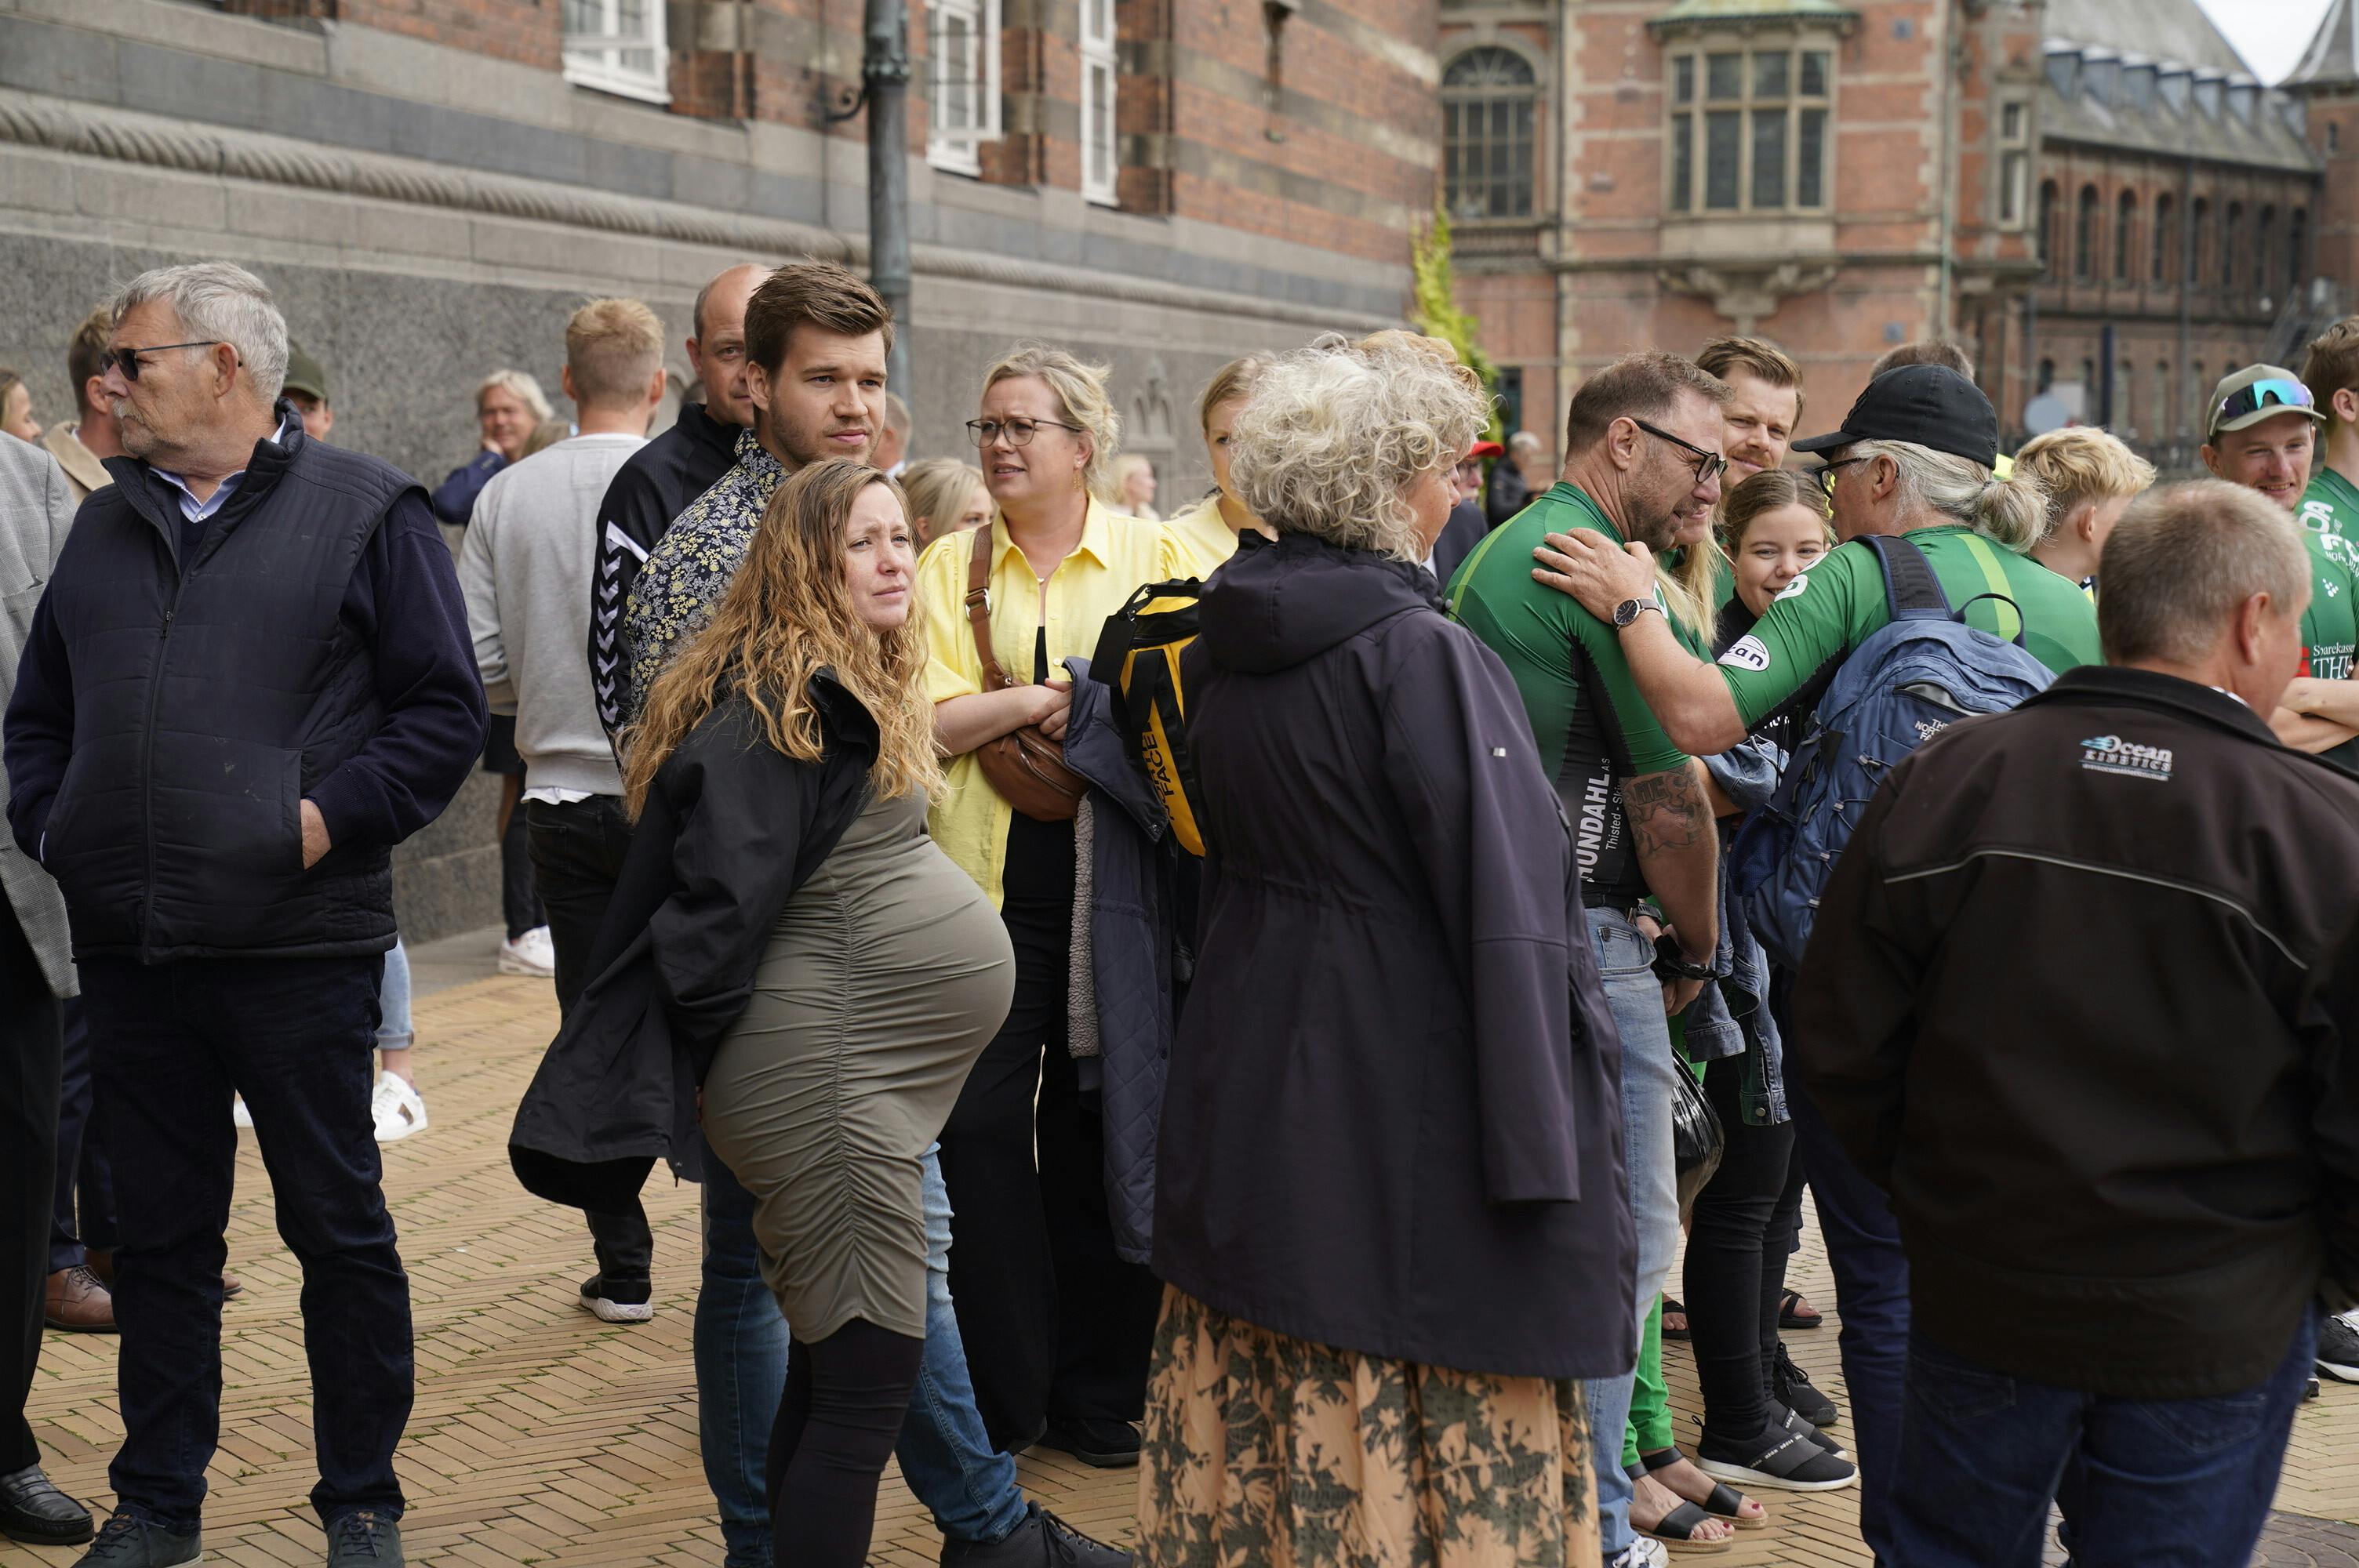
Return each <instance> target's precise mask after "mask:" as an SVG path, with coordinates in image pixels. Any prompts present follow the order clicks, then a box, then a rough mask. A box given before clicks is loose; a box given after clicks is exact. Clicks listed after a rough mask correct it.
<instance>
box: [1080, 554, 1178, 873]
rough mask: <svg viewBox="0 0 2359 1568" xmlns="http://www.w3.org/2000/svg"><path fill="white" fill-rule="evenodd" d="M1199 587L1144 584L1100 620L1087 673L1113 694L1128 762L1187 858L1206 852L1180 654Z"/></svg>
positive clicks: (1169, 583)
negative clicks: (1158, 800) (1158, 799)
mask: <svg viewBox="0 0 2359 1568" xmlns="http://www.w3.org/2000/svg"><path fill="white" fill-rule="evenodd" d="M1203 586H1204V585H1203V584H1202V583H1201V581H1199V580H1198V579H1194V578H1188V579H1182V580H1177V581H1172V582H1150V583H1147V584H1146V585H1145V586H1144V587H1142V588H1140V589H1138V591H1137V592H1136V593H1134V594H1132V595H1131V596H1130V600H1129V601H1128V602H1127V603H1125V605H1124V606H1123V607H1122V608H1121V609H1120V610H1118V611H1115V612H1114V614H1112V615H1109V616H1107V617H1106V622H1105V629H1104V630H1103V632H1101V633H1099V634H1098V645H1097V652H1096V654H1095V655H1094V656H1093V658H1092V659H1091V660H1090V673H1091V674H1092V675H1093V676H1095V677H1096V678H1097V679H1099V680H1101V681H1103V682H1104V683H1105V685H1106V686H1107V687H1109V688H1110V689H1111V690H1112V691H1113V693H1114V719H1115V720H1116V721H1117V722H1118V723H1120V724H1121V726H1122V730H1123V739H1124V744H1125V747H1126V748H1127V749H1128V751H1129V752H1130V755H1131V758H1132V760H1133V761H1135V762H1137V763H1138V765H1139V766H1140V767H1141V768H1143V769H1145V770H1146V773H1147V779H1148V781H1149V782H1150V783H1151V784H1154V786H1155V790H1156V793H1157V794H1158V795H1160V796H1162V799H1163V809H1164V812H1165V814H1166V815H1167V816H1169V817H1170V819H1171V837H1172V838H1173V840H1174V841H1176V842H1177V843H1178V844H1179V846H1180V848H1181V849H1185V850H1186V851H1187V852H1188V853H1189V854H1190V855H1201V854H1202V853H1203V852H1204V835H1203V829H1202V827H1201V826H1199V824H1200V823H1201V820H1202V819H1201V816H1199V815H1198V813H1197V810H1196V801H1197V800H1198V798H1199V796H1198V794H1197V785H1196V763H1195V759H1194V758H1193V757H1192V756H1190V754H1189V751H1188V731H1187V726H1186V719H1187V717H1188V695H1187V692H1186V690H1185V689H1184V687H1182V686H1181V683H1180V654H1182V653H1184V652H1186V651H1187V647H1188V644H1189V643H1192V642H1194V641H1195V640H1196V595H1197V594H1198V592H1199V591H1201V589H1202V588H1203Z"/></svg>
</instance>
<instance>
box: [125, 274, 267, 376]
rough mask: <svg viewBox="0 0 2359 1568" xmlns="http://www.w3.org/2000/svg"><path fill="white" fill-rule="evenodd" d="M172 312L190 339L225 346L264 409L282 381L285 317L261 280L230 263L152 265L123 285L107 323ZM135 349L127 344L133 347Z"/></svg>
mask: <svg viewBox="0 0 2359 1568" xmlns="http://www.w3.org/2000/svg"><path fill="white" fill-rule="evenodd" d="M158 300H160V301H162V302H163V303H164V304H166V305H168V306H170V307H171V308H172V314H173V315H174V316H176V317H178V318H179V322H180V329H181V330H182V331H184V332H186V333H187V334H188V335H189V337H190V340H192V341H194V340H210V341H212V342H219V343H227V344H228V345H229V346H230V347H231V348H234V349H235V350H236V351H237V361H238V365H239V367H240V368H241V369H242V370H243V371H244V372H245V379H246V381H247V383H248V384H250V385H251V386H252V387H253V388H254V391H255V395H257V396H258V397H260V398H261V399H262V402H263V406H265V407H268V406H270V405H272V404H274V403H276V402H277V401H278V389H279V388H280V387H282V386H284V385H285V384H286V382H287V318H286V317H284V316H282V315H280V314H279V313H278V306H277V303H276V302H275V301H273V300H272V299H271V297H270V287H269V286H268V285H267V284H266V283H264V282H263V281H262V279H260V278H258V277H256V276H254V274H252V273H250V272H248V271H246V270H245V268H244V267H242V266H239V265H237V264H236V263H234V262H186V263H183V264H181V265H178V266H159V267H151V268H149V269H148V270H147V271H146V272H143V273H141V274H140V275H139V276H137V277H135V278H133V279H132V280H131V281H130V282H129V283H127V284H125V286H124V287H123V291H122V292H121V293H119V294H117V295H116V296H115V297H114V303H113V304H111V305H110V306H109V307H108V308H107V311H108V314H109V316H110V317H112V318H113V319H112V321H111V323H110V324H111V325H113V326H116V327H120V326H121V325H122V324H123V318H124V317H125V316H127V315H129V314H130V313H131V312H132V311H134V310H136V309H137V308H139V307H140V306H142V305H147V304H149V303H152V302H154V301H158ZM138 346H139V345H138V344H136V343H135V344H133V345H132V347H134V348H137V347H138Z"/></svg>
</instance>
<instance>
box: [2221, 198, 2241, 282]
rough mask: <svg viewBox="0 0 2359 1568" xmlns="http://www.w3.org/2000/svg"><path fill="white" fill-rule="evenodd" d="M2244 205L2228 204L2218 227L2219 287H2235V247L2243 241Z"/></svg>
mask: <svg viewBox="0 0 2359 1568" xmlns="http://www.w3.org/2000/svg"><path fill="white" fill-rule="evenodd" d="M2244 228H2245V204H2244V203H2243V202H2241V201H2231V202H2229V203H2228V216H2227V217H2226V219H2225V220H2224V221H2223V222H2222V223H2221V225H2220V287H2222V288H2224V289H2231V290H2233V289H2234V287H2236V246H2237V245H2238V244H2239V243H2241V242H2242V241H2243V239H2244V237H2245V236H2244Z"/></svg>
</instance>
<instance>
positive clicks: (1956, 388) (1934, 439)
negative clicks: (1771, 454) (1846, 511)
mask: <svg viewBox="0 0 2359 1568" xmlns="http://www.w3.org/2000/svg"><path fill="white" fill-rule="evenodd" d="M1854 441H1906V442H1908V444H1909V445H1911V446H1917V447H1924V448H1927V449H1930V450H1932V451H1936V452H1947V453H1949V454H1950V455H1951V456H1952V457H1959V458H1964V459H1966V460H1968V461H1970V462H1976V463H1980V464H1981V465H1982V466H1983V467H1984V468H1990V467H1993V466H1994V465H1995V464H1996V462H1997V461H1998V410H1996V409H1995V408H1993V407H1992V406H1991V401H1990V399H1989V398H1987V397H1984V395H1983V389H1982V388H1981V387H1979V386H1976V385H1975V384H1973V382H1971V381H1968V380H1967V379H1966V378H1965V377H1964V376H1962V375H1960V374H1959V373H1957V372H1956V371H1953V370H1951V368H1950V367H1949V366H1947V365H1902V366H1901V367H1900V368H1899V369H1898V370H1888V371H1886V372H1885V373H1883V374H1882V375H1879V376H1877V377H1876V378H1875V380H1874V381H1871V382H1869V383H1868V384H1867V390H1866V391H1864V392H1863V393H1861V394H1860V395H1859V401H1858V402H1856V403H1854V404H1853V405H1852V406H1851V412H1850V413H1848V414H1846V415H1844V416H1843V428H1842V429H1840V430H1836V431H1833V432H1832V433H1831V434H1828V435H1824V436H1812V437H1811V438H1810V439H1808V440H1806V441H1797V442H1795V443H1794V450H1796V451H1798V452H1828V451H1832V450H1834V449H1836V448H1838V447H1848V446H1850V445H1851V444H1852V443H1853V442H1854Z"/></svg>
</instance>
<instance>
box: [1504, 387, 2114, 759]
mask: <svg viewBox="0 0 2359 1568" xmlns="http://www.w3.org/2000/svg"><path fill="white" fill-rule="evenodd" d="M1794 450H1795V451H1797V452H1808V453H1811V454H1814V455H1817V456H1819V457H1820V458H1821V460H1822V466H1821V469H1820V470H1819V473H1820V478H1821V482H1822V483H1824V484H1825V485H1826V486H1827V490H1828V494H1829V495H1830V496H1831V497H1832V501H1833V507H1834V524H1835V532H1836V534H1837V535H1840V536H1841V537H1842V538H1843V539H1844V540H1846V541H1849V540H1854V539H1857V538H1860V537H1861V536H1863V535H1869V534H1886V535H1897V534H1905V535H1908V539H1909V542H1910V543H1911V544H1914V545H1916V546H1918V547H1919V548H1920V549H1921V550H1923V551H1924V553H1925V557H1926V559H1927V560H1928V561H1930V563H1931V565H1932V568H1933V574H1934V576H1935V577H1937V578H1938V579H1940V584H1941V590H1942V591H1943V592H1944V593H1945V594H1947V595H1948V596H1949V600H1950V603H1951V606H1952V608H1954V609H1957V610H1960V611H1962V612H1963V614H1964V616H1965V619H1966V622H1967V624H1969V625H1972V626H1976V627H1979V628H1981V629H1982V630H1984V631H1985V632H1990V633H1995V634H1996V635H1998V636H2002V637H2014V636H2017V635H2018V634H2020V635H2021V636H2022V637H2023V639H2024V643H2025V646H2026V647H2027V648H2028V649H2029V650H2030V652H2031V654H2032V656H2033V657H2034V658H2036V659H2038V661H2039V662H2040V663H2042V664H2044V665H2047V666H2048V667H2049V669H2051V670H2055V671H2057V672H2059V673H2061V672H2063V671H2065V670H2068V669H2071V668H2072V667H2074V666H2076V665H2093V664H2098V663H2100V662H2102V660H2101V655H2100V653H2099V649H2098V645H2097V616H2096V611H2095V610H2094V608H2093V606H2092V605H2091V604H2090V602H2089V600H2088V597H2087V596H2086V595H2084V594H2082V592H2081V591H2080V589H2078V588H2077V587H2076V586H2075V585H2073V584H2072V583H2070V582H2067V581H2066V580H2065V579H2062V578H2060V577H2059V576H2058V575H2057V574H2056V573H2054V572H2052V571H2049V569H2048V568H2046V567H2043V566H2041V565H2039V563H2038V562H2037V561H2034V560H2032V559H2031V558H2030V557H2028V556H2027V555H2026V554H2025V553H2024V552H2025V551H2027V550H2028V549H2029V548H2030V547H2031V546H2032V545H2033V544H2034V543H2036V542H2037V541H2038V538H2039V535H2040V534H2041V533H2042V531H2043V530H2044V529H2045V528H2046V526H2047V511H2046V503H2045V500H2044V498H2043V497H2042V496H2041V495H2040V493H2039V489H2038V486H2037V485H2034V484H2032V483H2030V482H2029V481H2024V480H1999V479H1996V478H1995V477H1994V476H1993V474H1992V472H1991V464H1992V462H1993V460H1995V458H1996V457H1997V456H1998V416H1997V414H1996V413H1995V411H1994V410H1993V409H1992V407H1991V405H1990V400H1989V399H1988V398H1986V397H1984V395H1982V392H1981V390H1980V389H1979V388H1977V387H1976V386H1975V385H1974V384H1973V383H1972V382H1970V381H1968V380H1967V379H1966V378H1965V377H1964V376H1962V375H1960V374H1959V373H1957V372H1955V371H1953V370H1951V369H1950V368H1948V367H1947V366H1945V365H1934V364H1919V365H1908V366H1904V367H1902V368H1901V369H1898V370H1894V371H1887V372H1886V373H1884V374H1883V375H1881V376H1878V377H1877V378H1876V379H1875V380H1874V381H1872V382H1870V383H1869V384H1868V385H1867V390H1866V391H1864V392H1863V393H1861V394H1860V395H1859V401H1858V402H1856V403H1854V404H1853V405H1852V409H1851V412H1850V413H1849V414H1848V415H1846V416H1844V417H1843V428H1841V429H1840V430H1836V431H1833V432H1832V433H1830V434H1828V435H1824V436H1815V437H1812V438H1810V439H1809V440H1806V441H1797V442H1795V443H1794ZM1533 555H1534V557H1535V558H1536V559H1537V560H1538V563H1539V565H1538V568H1537V569H1536V570H1535V571H1534V573H1533V576H1534V577H1535V578H1536V579H1538V580H1539V581H1541V582H1543V583H1546V584H1548V585H1549V586H1550V587H1552V588H1555V589H1559V590H1560V591H1561V592H1564V593H1568V594H1571V595H1572V596H1573V597H1574V598H1576V599H1578V600H1581V602H1582V604H1583V605H1585V606H1587V607H1588V608H1589V609H1590V610H1591V611H1597V610H1598V609H1599V607H1600V606H1603V607H1605V609H1607V610H1608V611H1610V610H1611V608H1612V606H1613V605H1614V604H1617V603H1620V602H1621V601H1622V600H1625V599H1628V598H1631V597H1633V596H1635V595H1637V594H1643V593H1645V592H1646V591H1647V587H1648V585H1649V584H1650V583H1651V582H1652V580H1653V577H1654V564H1653V561H1652V559H1651V557H1649V556H1648V554H1647V551H1646V550H1645V549H1644V548H1643V547H1642V546H1635V545H1634V546H1624V545H1619V544H1616V543H1615V542H1614V541H1611V540H1608V539H1605V538H1604V537H1603V536H1602V535H1595V534H1589V535H1571V534H1551V535H1549V536H1548V540H1547V543H1546V544H1545V545H1544V546H1541V547H1540V548H1538V549H1536V550H1534V551H1533ZM1891 618H1892V617H1891V607H1890V605H1889V603H1888V602H1887V601H1886V597H1885V591H1884V578H1883V574H1882V572H1881V570H1880V569H1879V568H1878V566H1877V564H1876V559H1875V554H1874V552H1872V551H1871V550H1869V549H1868V548H1867V547H1866V546H1864V545H1863V546H1855V547H1854V546H1852V545H1850V544H1848V543H1846V544H1844V545H1843V546H1839V547H1838V548H1836V549H1834V550H1832V551H1830V552H1829V553H1828V554H1827V556H1826V557H1824V558H1823V559H1821V561H1820V562H1819V564H1818V565H1817V566H1815V567H1812V568H1810V570H1809V571H1807V572H1805V573H1803V574H1802V575H1801V576H1800V577H1798V578H1796V579H1794V580H1793V581H1792V582H1791V583H1790V584H1788V586H1787V588H1786V590H1785V592H1784V593H1782V594H1780V595H1779V596H1778V597H1777V601H1776V602H1774V603H1773V604H1771V605H1770V606H1769V610H1768V612H1767V614H1765V615H1763V616H1762V617H1761V619H1760V620H1759V621H1758V622H1756V623H1755V625H1754V628H1753V630H1752V632H1751V633H1749V634H1748V635H1746V636H1745V637H1743V638H1740V639H1739V640H1738V641H1737V642H1736V643H1734V644H1732V645H1731V646H1730V647H1729V648H1728V650H1727V651H1726V652H1725V653H1723V654H1722V655H1721V658H1720V661H1719V663H1717V664H1707V663H1705V662H1703V661H1702V660H1701V659H1698V658H1697V657H1695V656H1694V655H1693V654H1690V652H1689V651H1688V650H1687V649H1686V648H1684V647H1682V646H1681V645H1680V641H1679V639H1678V638H1677V637H1676V636H1675V635H1673V634H1672V633H1671V631H1670V629H1669V627H1668V626H1663V625H1659V624H1651V622H1660V620H1661V619H1662V618H1661V617H1659V616H1647V617H1644V618H1642V619H1641V620H1640V621H1638V622H1634V623H1633V624H1632V625H1630V626H1628V627H1626V628H1625V629H1624V630H1623V632H1622V633H1621V643H1622V652H1623V654H1624V656H1625V658H1626V659H1627V660H1628V661H1629V665H1630V670H1631V675H1632V676H1633V678H1634V679H1635V680H1636V683H1637V687H1638V693H1639V696H1640V697H1642V698H1644V700H1645V701H1646V703H1647V707H1648V708H1649V709H1650V710H1651V711H1652V712H1653V713H1654V715H1655V717H1656V719H1658V721H1659V722H1660V723H1661V725H1662V728H1663V730H1664V732H1665V733H1666V734H1667V735H1668V736H1669V738H1670V740H1671V741H1672V743H1673V744H1675V745H1678V746H1680V747H1682V748H1684V749H1685V750H1686V751H1688V752H1692V753H1695V754H1697V755H1700V756H1708V755H1710V754H1712V753H1713V752H1723V751H1725V750H1727V749H1728V748H1729V747H1731V746H1733V745H1735V744H1736V743H1737V742H1738V741H1742V740H1743V739H1745V735H1746V733H1747V732H1748V731H1750V730H1754V729H1755V728H1756V727H1758V726H1759V725H1761V724H1762V723H1764V722H1766V721H1767V720H1769V719H1775V718H1777V717H1779V716H1780V715H1781V714H1784V713H1786V712H1788V711H1789V710H1791V709H1793V708H1798V707H1802V706H1807V705H1808V704H1809V703H1810V701H1812V700H1814V699H1815V698H1816V697H1817V694H1818V693H1819V692H1820V691H1822V690H1824V689H1825V683H1826V681H1827V680H1828V679H1829V678H1831V677H1832V675H1833V672H1834V671H1835V670H1836V669H1837V668H1838V667H1840V666H1841V665H1842V664H1843V660H1844V659H1845V658H1847V657H1849V656H1850V654H1851V652H1852V650H1854V648H1857V647H1858V646H1859V645H1860V644H1861V643H1864V642H1865V641H1866V640H1867V639H1868V638H1869V637H1870V636H1872V635H1873V634H1874V633H1875V632H1876V631H1877V630H1879V629H1880V628H1882V627H1883V626H1884V625H1885V624H1886V622H1889V621H1890V620H1891Z"/></svg>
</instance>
